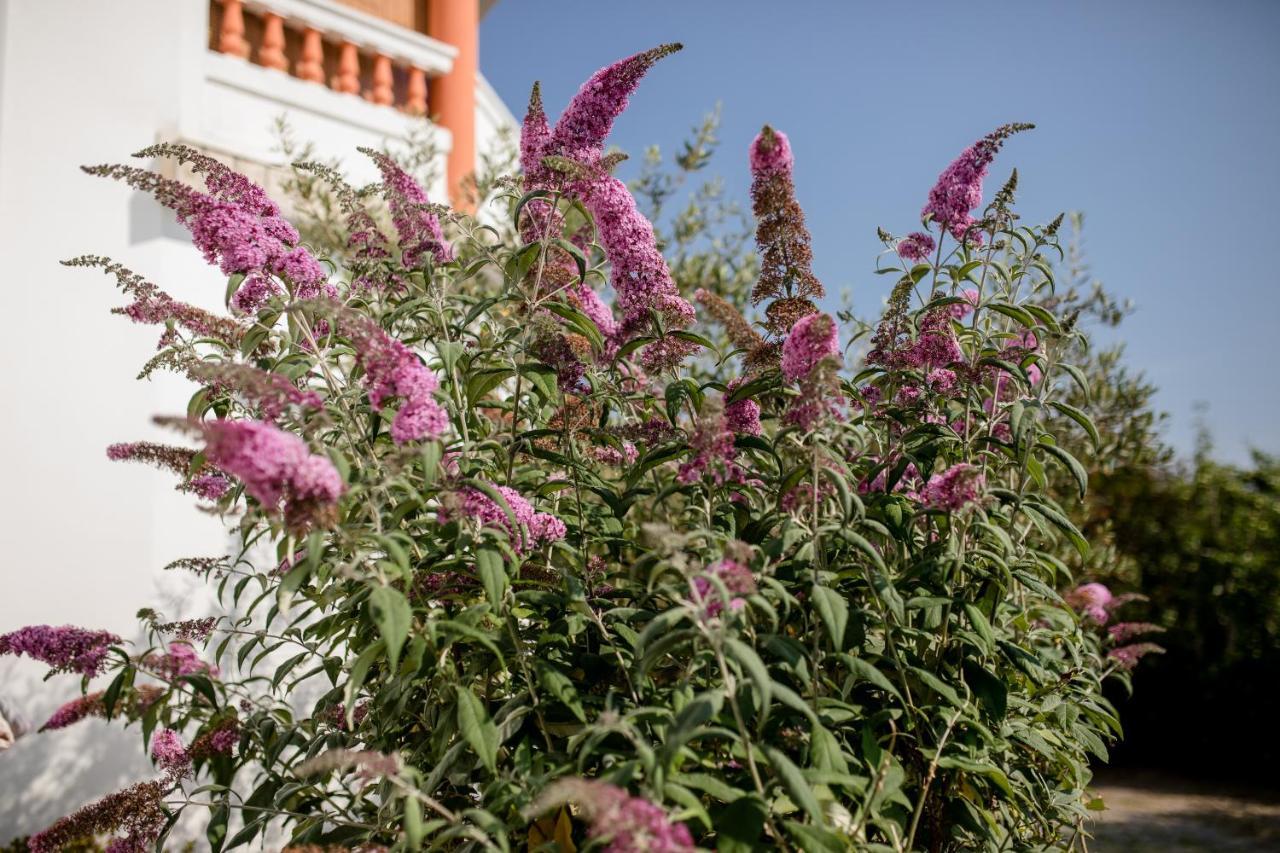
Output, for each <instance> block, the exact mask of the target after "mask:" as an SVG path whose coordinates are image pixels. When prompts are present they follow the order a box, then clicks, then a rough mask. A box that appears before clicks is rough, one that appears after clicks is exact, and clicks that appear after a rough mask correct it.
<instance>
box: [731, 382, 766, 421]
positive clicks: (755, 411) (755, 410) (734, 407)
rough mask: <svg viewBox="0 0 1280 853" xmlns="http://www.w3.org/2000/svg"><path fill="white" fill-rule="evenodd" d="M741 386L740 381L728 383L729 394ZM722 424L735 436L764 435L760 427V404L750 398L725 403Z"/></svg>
mask: <svg viewBox="0 0 1280 853" xmlns="http://www.w3.org/2000/svg"><path fill="white" fill-rule="evenodd" d="M741 384H742V380H740V379H735V380H733V381H732V382H730V383H729V386H728V388H729V392H730V393H732V392H733V390H734V389H735V388H737V387H738V386H739V385H741ZM724 422H725V425H726V426H728V428H729V431H730V432H733V433H736V434H737V435H761V434H763V433H764V427H763V426H761V425H760V404H759V403H757V402H756V401H755V400H752V399H751V398H750V397H743V398H742V399H741V400H736V401H734V402H732V403H726V404H725V407H724Z"/></svg>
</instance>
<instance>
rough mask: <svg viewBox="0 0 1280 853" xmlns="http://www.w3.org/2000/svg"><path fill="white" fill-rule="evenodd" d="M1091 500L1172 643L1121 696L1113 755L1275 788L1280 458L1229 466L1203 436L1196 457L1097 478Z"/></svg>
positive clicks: (1124, 572)
mask: <svg viewBox="0 0 1280 853" xmlns="http://www.w3.org/2000/svg"><path fill="white" fill-rule="evenodd" d="M1091 504H1092V505H1093V509H1092V512H1091V515H1092V519H1093V520H1092V522H1091V523H1094V524H1097V525H1099V526H1101V525H1105V526H1106V527H1107V528H1108V529H1110V530H1111V531H1113V533H1114V536H1115V539H1116V541H1117V543H1118V545H1119V551H1120V553H1121V554H1122V555H1123V556H1124V558H1125V560H1124V562H1123V564H1122V565H1121V566H1120V567H1119V571H1118V572H1117V574H1116V576H1115V581H1116V583H1118V584H1120V585H1122V586H1124V587H1128V588H1132V589H1136V590H1139V591H1141V592H1142V593H1143V595H1144V596H1146V597H1147V598H1148V599H1149V600H1148V601H1147V602H1146V603H1145V604H1144V605H1143V611H1144V612H1142V616H1143V618H1145V619H1147V620H1148V621H1150V622H1152V623H1154V624H1156V625H1159V626H1160V627H1162V628H1163V629H1166V630H1165V633H1163V634H1162V635H1161V639H1160V642H1161V645H1164V646H1167V647H1168V649H1169V654H1168V655H1166V656H1164V657H1162V658H1161V659H1159V660H1158V661H1156V662H1155V664H1154V665H1153V666H1150V667H1146V668H1145V669H1144V671H1143V672H1142V673H1141V674H1140V675H1139V676H1138V677H1137V678H1136V682H1137V684H1136V686H1137V687H1138V691H1137V693H1136V694H1134V695H1133V696H1126V695H1124V694H1120V695H1119V696H1118V699H1119V701H1122V702H1123V709H1124V715H1125V718H1126V723H1127V727H1128V729H1129V730H1130V732H1131V737H1130V739H1129V740H1128V741H1127V742H1126V743H1125V745H1124V747H1123V751H1122V753H1121V754H1119V755H1118V758H1120V759H1122V760H1124V761H1126V762H1127V763H1131V764H1132V763H1140V764H1141V765H1142V766H1147V767H1155V766H1159V767H1169V768H1171V769H1174V770H1176V771H1177V772H1180V773H1183V774H1187V773H1195V774H1197V775H1204V776H1209V777H1211V778H1217V779H1223V780H1227V779H1231V780H1237V781H1238V780H1240V779H1248V780H1251V781H1253V782H1255V783H1262V784H1265V785H1269V786H1274V785H1275V777H1274V774H1273V773H1272V772H1271V769H1270V768H1271V767H1272V766H1273V764H1274V762H1275V761H1276V760H1278V759H1280V753H1278V752H1277V750H1276V748H1275V739H1274V738H1272V737H1270V735H1269V733H1270V731H1271V729H1272V727H1273V725H1274V720H1275V718H1276V715H1277V714H1280V703H1277V701H1276V698H1275V691H1274V689H1273V685H1272V682H1273V681H1274V679H1273V678H1272V674H1273V673H1274V672H1275V671H1276V667H1277V665H1278V664H1280V462H1277V460H1276V459H1274V458H1271V457H1268V456H1265V455H1262V454H1255V456H1254V459H1253V465H1252V466H1250V467H1248V468H1240V467H1235V466H1231V465H1224V464H1221V463H1218V462H1215V461H1213V460H1212V459H1211V458H1210V457H1209V453H1208V447H1207V445H1206V446H1204V447H1202V448H1201V450H1200V452H1199V453H1198V454H1197V456H1196V458H1195V460H1194V462H1193V463H1192V464H1191V465H1189V466H1162V467H1156V468H1146V467H1141V466H1127V467H1123V468H1120V469H1117V470H1115V471H1113V472H1111V473H1109V474H1107V475H1105V476H1102V477H1100V478H1099V480H1098V490H1097V492H1096V494H1095V495H1094V496H1093V497H1092V498H1091Z"/></svg>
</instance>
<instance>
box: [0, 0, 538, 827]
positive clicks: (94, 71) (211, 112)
mask: <svg viewBox="0 0 1280 853" xmlns="http://www.w3.org/2000/svg"><path fill="white" fill-rule="evenodd" d="M300 2H301V0H296V2H295V5H297V4H298V3H300ZM304 5H305V4H304ZM206 15H207V3H206V2H202V0H127V2H126V0H109V2H104V0H0V276H2V278H0V289H2V294H0V318H2V321H3V325H2V327H0V400H2V401H3V417H0V448H3V456H2V457H0V458H2V459H3V468H2V469H0V470H2V471H3V487H2V488H0V633H3V632H5V631H9V630H13V629H14V628H18V627H21V626H23V625H29V624H41V623H48V624H54V625H61V624H68V623H69V624H77V625H84V626H86V627H91V628H102V629H108V630H111V631H114V632H116V633H118V634H121V635H122V636H125V637H129V638H131V637H133V636H135V634H136V633H137V621H136V618H135V613H136V611H137V609H138V608H139V607H140V606H146V605H153V606H154V605H159V606H160V609H162V610H163V611H164V612H165V613H166V614H167V615H170V616H172V617H183V616H188V615H203V612H202V611H201V607H202V605H201V603H200V598H199V596H200V595H202V593H200V592H199V591H192V589H191V587H190V585H189V584H188V583H187V582H186V581H184V580H183V579H181V578H177V577H173V576H169V577H161V576H160V575H161V573H160V571H159V570H160V568H161V567H162V566H164V565H165V564H166V563H168V562H169V561H170V560H173V559H175V558H178V557H183V556H200V555H213V554H218V553H221V552H222V551H223V550H225V547H226V543H227V539H226V534H225V532H224V531H223V528H222V525H221V523H220V522H219V521H218V520H217V519H215V518H212V517H209V516H207V515H205V514H203V513H202V512H200V511H199V510H198V509H196V508H195V504H194V502H193V500H192V498H191V497H189V496H185V495H181V494H179V493H177V492H175V491H173V485H174V478H173V477H172V476H170V475H168V474H166V473H164V472H160V471H156V470H153V469H150V468H147V467H143V466H139V465H130V464H122V463H112V462H109V461H108V460H107V458H106V456H105V448H106V446H107V445H108V444H110V443H113V442H117V441H131V440H139V439H152V440H159V441H174V440H175V437H174V436H173V435H171V434H168V433H165V432H162V431H160V430H158V429H156V428H154V427H152V426H151V424H150V417H151V416H152V415H153V414H157V413H169V414H173V413H181V412H183V411H184V410H185V406H186V401H187V399H188V397H189V395H190V393H191V390H192V389H191V386H190V385H189V383H187V382H186V381H185V380H180V379H177V378H175V377H172V376H169V375H166V374H162V373H157V374H156V375H155V377H154V378H153V379H151V380H150V381H144V382H138V381H136V380H135V379H134V378H133V377H134V376H135V374H136V373H137V371H138V369H139V367H140V366H141V365H142V364H143V363H144V362H145V361H146V360H147V359H148V358H149V357H150V356H151V355H152V354H153V353H154V351H155V350H154V346H155V341H156V339H157V337H158V336H159V330H158V329H157V328H155V327H149V326H145V327H144V326H135V325H133V324H131V323H130V322H129V321H128V320H127V319H125V318H123V317H119V316H115V315H112V314H110V313H109V310H110V309H111V308H112V307H114V306H118V305H122V304H125V302H126V301H127V300H125V299H123V298H122V297H121V296H120V294H119V293H118V291H116V289H115V285H114V281H113V280H112V279H110V278H108V277H107V276H105V275H103V274H101V273H100V272H98V271H95V270H86V269H71V268H66V267H62V266H60V265H59V263H58V262H59V261H60V260H62V259H66V258H71V257H74V256H76V255H79V254H85V253H92V254H102V255H109V256H111V257H112V258H114V259H115V260H118V261H120V262H122V263H124V264H126V265H127V266H129V267H130V268H132V269H133V270H135V271H136V272H138V273H141V274H142V275H144V276H146V277H147V278H148V279H150V280H152V281H154V282H155V283H157V284H158V285H160V286H161V287H162V288H163V289H165V290H167V291H168V292H169V293H170V294H172V295H173V296H174V297H175V298H178V299H181V300H184V301H188V302H191V303H194V304H197V305H201V306H204V307H207V308H211V309H220V308H221V302H222V297H223V290H224V285H225V279H224V278H223V277H222V276H221V275H220V274H219V273H218V271H217V270H216V269H213V268H210V267H208V266H206V265H205V264H204V263H203V261H202V259H201V258H200V256H199V253H198V252H196V251H195V250H194V249H193V248H192V247H191V246H190V244H189V243H188V241H187V239H186V234H185V231H184V230H183V229H181V228H180V227H177V226H175V225H174V224H173V222H172V216H171V214H170V213H169V212H168V211H165V210H163V209H162V208H160V207H159V206H158V205H156V204H155V203H154V202H153V201H151V200H150V199H149V198H147V197H144V196H141V195H139V194H137V193H134V192H133V191H131V190H129V189H128V188H127V187H124V186H122V185H120V184H117V183H115V182H111V181H107V180H104V179H101V178H94V177H90V176H87V175H84V174H83V173H81V172H80V171H79V169H78V168H77V166H78V165H80V164H90V163H102V162H123V161H127V160H128V159H129V155H130V153H131V152H133V151H136V150H137V149H139V148H141V147H143V146H145V145H148V144H151V143H153V142H155V141H157V140H160V139H179V140H181V141H186V142H190V143H194V144H197V145H203V146H206V147H208V148H210V149H211V151H213V153H215V154H218V153H221V154H234V155H235V156H239V157H247V158H251V159H258V160H260V161H264V162H272V161H273V160H274V159H275V158H276V157H277V156H278V155H275V154H274V153H273V152H272V150H271V147H272V142H273V140H272V138H271V136H270V133H269V130H268V129H269V126H270V124H271V122H272V121H273V120H274V119H275V118H276V117H277V116H278V115H280V114H281V113H286V114H287V115H288V116H289V120H290V123H291V125H292V126H293V128H294V130H295V132H296V136H297V137H298V138H299V139H301V140H310V141H313V142H315V143H316V144H317V146H318V152H317V153H318V154H319V155H320V156H322V157H327V156H340V157H342V158H343V161H344V166H347V167H349V168H350V169H351V171H352V173H353V175H354V177H355V178H356V179H357V180H365V179H369V178H371V177H372V174H371V172H370V170H371V168H372V167H371V166H370V165H368V164H367V162H365V158H363V157H361V156H360V155H358V154H356V153H355V152H354V148H355V146H356V145H369V146H373V147H380V146H381V145H382V144H383V142H384V141H385V140H386V139H388V138H390V139H395V138H396V137H399V136H403V134H404V133H405V132H406V131H407V129H408V126H409V124H410V123H411V122H412V120H411V119H408V118H406V117H404V116H402V115H400V114H398V113H396V112H394V111H393V110H390V109H387V108H379V107H376V106H374V105H371V104H369V103H366V102H364V101H361V100H359V99H358V98H355V97H352V96H345V95H339V94H336V93H333V92H331V91H329V90H327V89H325V88H323V87H320V86H315V85H312V84H307V83H304V82H302V81H299V80H296V79H293V78H290V77H288V76H286V75H284V74H280V73H278V72H272V71H268V70H266V69H262V68H259V67H257V66H250V65H248V64H247V63H244V62H241V61H238V60H234V59H231V58H228V57H225V56H220V55H213V54H210V53H209V52H208V51H207V50H206V40H207V20H206ZM263 81H265V82H263ZM259 83H261V85H259ZM482 87H483V89H484V90H487V91H488V92H490V93H491V90H488V86H487V84H482ZM478 119H479V127H478V141H479V143H480V145H481V146H484V145H486V144H489V140H490V139H491V138H492V135H493V134H494V133H495V132H496V130H497V128H498V127H499V126H500V125H501V124H502V123H503V122H504V121H507V122H512V123H513V122H514V120H513V119H511V116H510V113H509V112H506V111H505V107H503V106H502V105H501V102H500V101H497V99H496V96H493V97H492V98H489V99H488V100H486V101H485V102H484V103H483V104H481V106H480V107H479V109H478ZM438 144H439V147H440V149H441V151H442V152H443V151H447V150H448V144H449V140H448V134H447V133H444V132H441V133H440V136H439V139H438ZM482 150H483V148H482ZM438 172H439V174H440V175H441V176H443V174H444V170H443V167H441V168H440V169H439V170H438ZM441 181H443V178H441ZM429 189H430V190H433V191H434V194H433V198H443V195H442V189H443V183H442V182H441V183H440V184H439V185H438V186H436V187H430V188H429ZM193 596H194V598H193ZM42 674H43V668H42V667H39V666H34V665H31V664H29V663H28V662H25V661H15V660H14V659H12V658H0V696H3V697H4V698H5V700H6V701H7V702H9V703H10V704H12V705H14V706H16V707H17V708H18V709H20V710H21V711H22V712H23V713H24V715H25V716H26V717H27V718H28V720H29V721H30V722H31V723H33V724H34V725H39V723H40V722H42V721H43V720H44V719H45V718H46V717H47V715H48V713H49V712H51V711H52V710H53V709H54V708H55V707H56V706H57V705H59V704H61V703H62V702H64V701H66V700H67V699H69V698H71V697H72V696H74V695H76V694H77V693H78V683H77V682H76V681H75V679H74V677H72V676H58V677H55V678H53V679H51V680H49V681H47V682H42V681H41V680H40V677H41V675H42ZM102 686H105V679H103V685H102ZM151 773H152V771H151V769H150V766H149V764H148V762H146V761H145V759H143V758H142V750H141V748H140V746H139V744H138V741H137V729H131V730H129V732H128V733H127V734H122V733H121V731H120V729H119V726H118V725H116V726H112V727H107V726H105V725H103V724H101V723H98V722H96V721H87V722H86V723H82V724H79V725H78V726H76V727H73V728H71V729H68V730H66V731H64V732H55V733H48V734H39V735H37V734H31V735H28V736H26V737H25V738H23V739H21V740H19V742H18V743H17V744H16V745H15V746H14V747H13V748H11V749H9V750H7V751H3V752H0V844H3V843H4V842H6V841H7V840H8V839H9V838H11V837H13V836H15V835H19V834H25V833H29V832H33V831H36V830H39V829H41V828H43V827H44V826H45V825H47V824H48V823H49V822H50V821H52V820H53V819H55V818H57V817H58V816H60V815H62V814H65V813H67V812H68V811H69V810H71V809H73V808H75V807H77V806H79V805H81V804H83V803H85V802H88V801H90V800H92V799H94V798H96V797H97V796H99V795H101V794H104V793H107V792H109V791H111V790H116V789H118V788H119V787H122V786H123V785H125V784H128V783H129V782H131V781H134V780H137V779H141V778H147V777H148V776H150V775H151Z"/></svg>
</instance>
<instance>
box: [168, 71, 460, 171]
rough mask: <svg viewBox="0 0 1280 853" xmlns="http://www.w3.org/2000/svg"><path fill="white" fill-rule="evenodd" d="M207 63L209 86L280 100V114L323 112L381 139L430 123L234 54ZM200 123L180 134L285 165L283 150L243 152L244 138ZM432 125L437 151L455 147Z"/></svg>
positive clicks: (182, 129)
mask: <svg viewBox="0 0 1280 853" xmlns="http://www.w3.org/2000/svg"><path fill="white" fill-rule="evenodd" d="M204 67H205V73H204V81H203V83H204V85H205V86H221V87H223V88H228V89H234V90H238V91H240V92H243V93H244V94H245V95H246V96H248V97H253V98H257V99H261V100H267V101H273V102H275V103H277V104H279V105H280V112H284V111H285V110H288V109H296V110H299V111H302V112H308V113H312V114H314V115H319V116H324V117H325V118H328V119H332V120H334V121H337V122H341V123H342V124H346V125H350V126H352V127H356V128H359V129H360V130H364V131H368V132H369V133H372V134H375V135H377V136H379V137H386V138H390V139H404V138H406V136H407V135H408V134H409V132H410V130H411V129H412V128H413V127H414V126H415V125H420V124H421V123H422V122H424V121H426V119H422V118H418V117H415V116H410V115H406V114H404V113H401V112H399V111H398V110H394V109H392V108H390V107H386V106H382V105H380V104H372V103H370V102H368V101H366V100H364V99H363V98H361V97H360V96H358V95H349V94H346V93H343V92H335V91H333V90H332V89H330V88H328V87H326V86H324V85H321V84H319V83H311V82H308V81H306V80H299V79H298V78H296V77H290V76H289V75H288V74H284V73H282V72H279V71H276V70H273V69H270V68H263V67H261V66H259V65H254V64H252V63H250V62H246V61H245V60H243V59H240V58H238V57H234V56H226V55H224V54H221V53H214V52H212V51H210V52H208V53H207V55H206V56H205V66H204ZM193 112H194V111H193ZM196 121H197V122H198V126H189V125H188V123H187V122H183V126H182V127H179V128H178V132H179V134H180V135H181V136H182V137H183V138H184V139H187V140H189V141H191V142H193V143H200V144H202V145H207V146H209V147H212V148H216V149H218V150H221V151H226V152H229V153H234V154H236V155H237V156H240V157H247V158H250V159H253V160H256V161H258V162H260V163H267V164H273V165H283V163H284V160H283V158H282V157H281V155H280V154H279V152H276V151H271V150H253V151H249V150H245V149H246V146H245V144H244V142H243V139H242V138H239V137H238V136H229V135H226V134H221V133H219V132H218V130H217V128H212V127H208V126H206V125H205V124H204V123H203V122H199V118H198V113H197V114H196ZM431 129H432V132H433V134H434V135H435V142H436V144H437V145H438V146H439V150H440V151H441V152H442V153H445V154H447V152H448V151H450V150H451V149H452V148H453V134H452V133H450V132H449V131H448V130H447V129H446V128H444V127H441V126H440V125H438V124H432V125H431Z"/></svg>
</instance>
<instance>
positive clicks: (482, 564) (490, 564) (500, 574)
mask: <svg viewBox="0 0 1280 853" xmlns="http://www.w3.org/2000/svg"><path fill="white" fill-rule="evenodd" d="M476 571H477V572H479V574H480V582H481V583H482V584H484V592H485V596H487V597H488V599H489V603H490V604H492V605H493V609H494V612H498V613H500V612H501V611H502V599H503V596H505V595H506V592H507V568H506V561H504V560H503V559H502V555H501V554H499V553H498V552H497V551H495V550H493V549H492V548H481V549H479V550H478V551H476Z"/></svg>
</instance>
